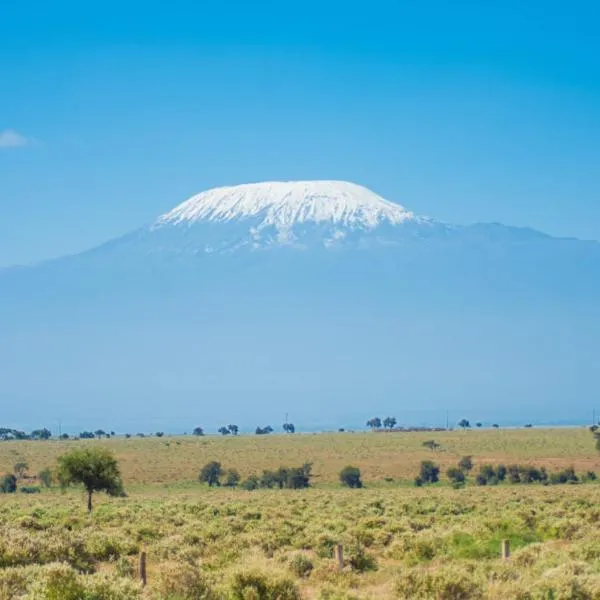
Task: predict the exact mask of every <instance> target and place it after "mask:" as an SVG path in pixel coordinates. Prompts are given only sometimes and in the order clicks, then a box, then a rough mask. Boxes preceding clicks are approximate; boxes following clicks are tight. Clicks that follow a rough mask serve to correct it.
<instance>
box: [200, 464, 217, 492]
mask: <svg viewBox="0 0 600 600" xmlns="http://www.w3.org/2000/svg"><path fill="white" fill-rule="evenodd" d="M222 474H223V469H222V468H221V463H220V462H217V461H216V460H213V461H211V462H209V463H206V464H205V465H204V466H203V467H202V470H201V471H200V475H199V476H198V480H199V481H201V482H203V483H208V485H209V487H213V486H215V485H216V486H218V485H221V481H220V480H221V475H222Z"/></svg>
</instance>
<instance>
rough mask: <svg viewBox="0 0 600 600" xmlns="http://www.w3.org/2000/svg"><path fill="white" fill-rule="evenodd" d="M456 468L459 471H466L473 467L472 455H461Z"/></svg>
mask: <svg viewBox="0 0 600 600" xmlns="http://www.w3.org/2000/svg"><path fill="white" fill-rule="evenodd" d="M458 468H459V469H460V470H461V471H466V472H467V473H468V472H469V471H471V470H472V469H473V457H472V456H463V457H462V458H461V459H460V461H459V462H458Z"/></svg>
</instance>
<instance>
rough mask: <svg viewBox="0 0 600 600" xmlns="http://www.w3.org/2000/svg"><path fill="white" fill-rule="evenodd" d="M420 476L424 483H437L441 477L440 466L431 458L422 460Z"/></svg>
mask: <svg viewBox="0 0 600 600" xmlns="http://www.w3.org/2000/svg"><path fill="white" fill-rule="evenodd" d="M419 477H420V478H421V480H422V481H423V483H437V482H438V481H439V479H440V468H439V467H438V466H437V465H436V464H435V463H434V462H433V461H431V460H424V461H422V462H421V472H420V473H419Z"/></svg>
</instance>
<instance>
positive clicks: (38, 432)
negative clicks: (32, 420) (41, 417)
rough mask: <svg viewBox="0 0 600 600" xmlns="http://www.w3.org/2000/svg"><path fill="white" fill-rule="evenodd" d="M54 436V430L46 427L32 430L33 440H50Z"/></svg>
mask: <svg viewBox="0 0 600 600" xmlns="http://www.w3.org/2000/svg"><path fill="white" fill-rule="evenodd" d="M51 437H52V432H51V431H50V430H49V429H46V428H45V427H44V428H43V429H34V430H33V431H32V432H31V439H32V440H49V439H50V438H51Z"/></svg>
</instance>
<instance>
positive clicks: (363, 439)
mask: <svg viewBox="0 0 600 600" xmlns="http://www.w3.org/2000/svg"><path fill="white" fill-rule="evenodd" d="M430 439H435V440H436V441H437V442H438V443H440V444H441V449H440V450H439V451H435V452H432V451H431V450H428V449H426V448H423V446H422V444H423V442H424V441H425V440H430ZM94 444H99V445H103V446H106V447H108V448H110V449H111V450H113V451H114V453H115V454H116V456H117V458H118V460H119V462H120V465H121V470H122V472H123V479H124V481H125V484H126V486H131V485H132V484H158V483H181V482H186V481H194V480H196V478H197V476H198V471H199V469H200V467H201V466H202V465H203V464H205V463H206V462H208V461H211V460H218V461H220V462H221V463H222V464H223V466H224V467H227V468H229V467H231V468H235V469H237V470H238V471H239V472H240V474H241V475H242V476H243V477H246V476H247V475H249V474H251V473H260V472H261V471H262V470H263V469H271V468H273V469H274V468H277V467H280V466H281V465H286V466H294V465H301V464H302V463H304V462H311V463H313V473H314V479H313V484H314V485H316V486H320V485H328V484H337V483H338V473H339V472H340V470H341V469H342V468H343V467H345V466H346V465H348V464H353V465H356V466H358V467H359V468H360V469H361V472H362V474H363V481H365V482H366V483H367V484H369V483H370V484H375V483H376V482H378V481H383V480H384V479H385V478H393V479H394V480H396V481H402V480H404V481H412V479H413V478H414V477H415V475H416V473H417V472H418V469H419V463H420V461H422V460H424V459H433V460H435V461H436V462H437V463H439V464H440V466H441V467H442V472H444V471H445V470H446V467H448V466H450V465H454V464H456V461H457V460H458V459H459V458H460V457H461V456H465V455H472V456H473V457H474V459H475V462H476V463H483V462H491V463H499V462H503V463H505V464H509V463H511V462H520V463H522V462H527V463H529V464H532V465H536V466H546V467H548V468H549V470H553V469H559V468H564V467H568V466H573V467H575V469H576V470H577V471H579V472H584V471H587V470H598V471H600V455H599V454H598V453H597V452H596V451H595V449H594V443H593V440H592V437H591V434H590V432H589V431H588V430H587V429H584V428H579V429H521V430H510V429H505V430H502V429H500V430H497V431H496V430H491V431H489V430H483V431H481V430H480V431H466V432H462V431H449V432H440V433H377V434H374V433H343V434H339V433H335V434H302V435H299V434H295V435H288V436H284V435H272V436H240V437H232V436H227V437H221V436H219V437H214V436H206V437H193V436H180V437H163V438H143V439H141V438H130V439H125V438H113V439H110V440H100V441H94V440H84V441H46V442H43V441H31V442H29V441H24V442H23V441H20V442H2V443H0V473H3V472H9V471H11V470H12V467H13V465H14V464H15V463H17V462H19V461H25V462H27V463H28V464H29V471H30V472H31V473H37V472H39V471H40V470H41V469H43V468H44V467H47V466H52V465H53V464H54V463H55V462H56V458H57V457H58V456H59V455H60V454H63V453H64V452H66V451H67V450H69V449H71V448H74V447H77V446H79V445H84V446H85V445H88V446H89V445H94Z"/></svg>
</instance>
